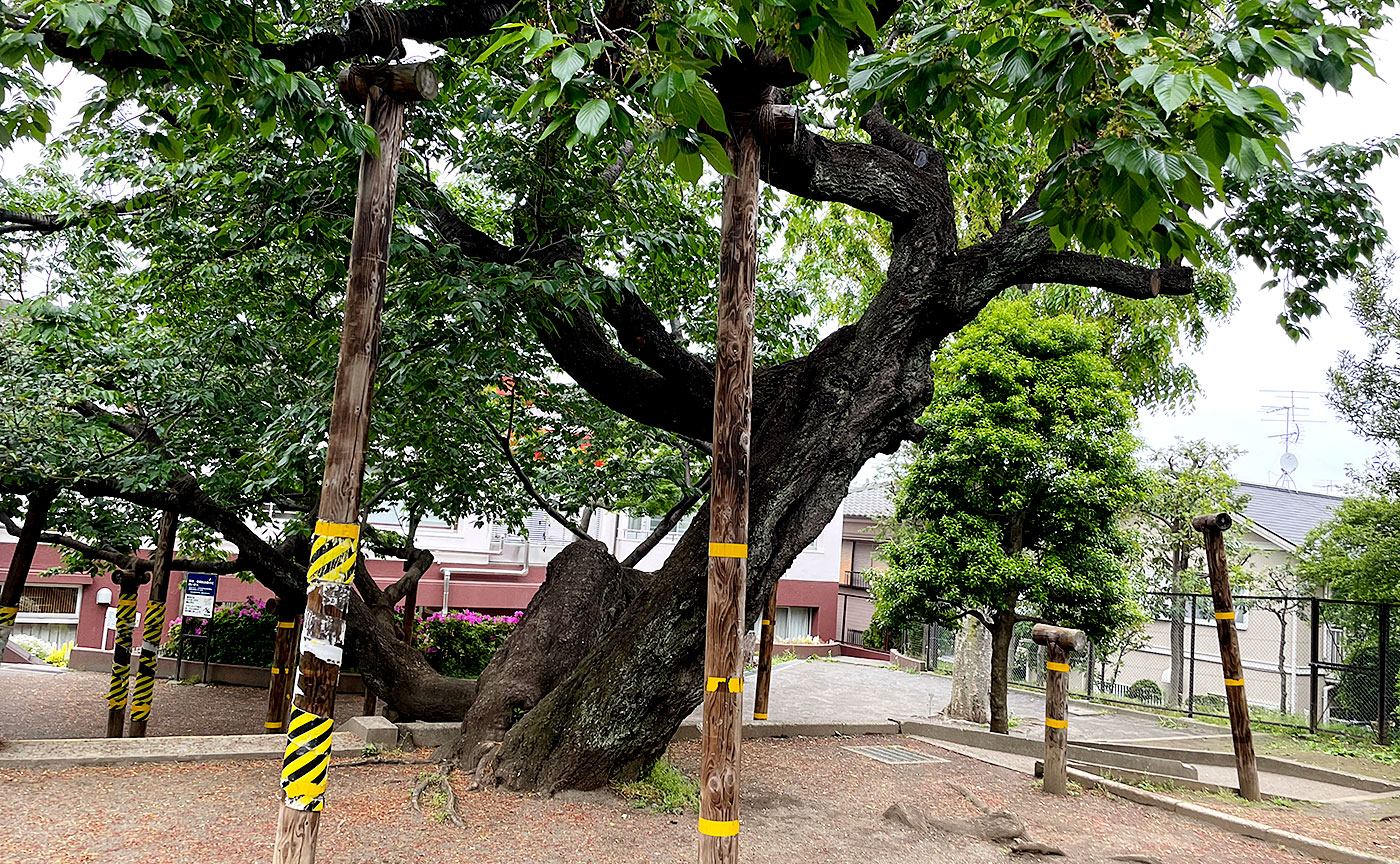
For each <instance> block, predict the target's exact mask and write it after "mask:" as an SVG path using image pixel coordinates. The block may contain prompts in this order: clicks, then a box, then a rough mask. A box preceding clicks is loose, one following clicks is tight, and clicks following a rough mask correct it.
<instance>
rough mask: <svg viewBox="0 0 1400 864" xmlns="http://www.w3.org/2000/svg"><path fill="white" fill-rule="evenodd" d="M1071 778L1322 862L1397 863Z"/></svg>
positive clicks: (1112, 784)
mask: <svg viewBox="0 0 1400 864" xmlns="http://www.w3.org/2000/svg"><path fill="white" fill-rule="evenodd" d="M1069 776H1070V779H1072V780H1074V781H1075V782H1076V783H1078V784H1079V785H1081V786H1087V787H1091V788H1095V789H1101V790H1103V791H1104V792H1107V793H1109V794H1111V795H1114V796H1117V797H1119V798H1123V799H1125V800H1127V801H1132V802H1134V803H1135V804H1145V805H1147V806H1149V807H1157V808H1159V809H1162V810H1166V811H1168V812H1171V813H1179V814H1180V815H1182V816H1185V817H1187V818H1188V819H1193V820H1195V821H1197V822H1202V823H1204V824H1206V825H1210V826H1211V827H1213V828H1219V829H1221V830H1222V831H1229V832H1230V833H1232V834H1239V835H1241V836H1243V837H1250V838H1253V839H1255V840H1262V841H1264V842H1265V843H1276V844H1278V845H1279V846H1282V847H1284V848H1285V849H1290V850H1292V851H1294V852H1302V853H1303V854H1305V855H1311V856H1313V857H1314V858H1318V859H1320V860H1323V861H1335V862H1337V864H1396V859H1394V858H1385V857H1382V856H1380V855H1373V854H1371V853H1369V852H1359V851H1357V850H1355V849H1348V848H1347V847H1345V846H1338V845H1336V844H1335V843H1328V842H1327V841H1325V840H1315V839H1313V838H1312V837H1304V836H1303V835H1302V834H1294V833H1293V832H1292V831H1284V830H1283V829H1282V828H1274V827H1273V826H1271V825H1265V824H1263V823H1262V822H1255V821H1253V820H1251V819H1244V818H1241V817H1239V816H1232V815H1230V814H1228V813H1221V812H1220V811H1219V810H1212V809H1210V808H1209V807H1203V806H1201V805H1200V804H1192V803H1190V802H1187V801H1178V800H1177V799H1175V798H1172V797H1169V796H1167V795H1163V794H1161V793H1159V792H1148V791H1147V790H1146V789H1139V788H1137V787H1136V786H1128V785H1126V784H1124V783H1118V782H1116V781H1114V780H1108V779H1105V778H1103V777H1099V776H1098V775H1096V774H1090V773H1088V772H1087V771H1080V770H1079V769H1077V768H1071V769H1069Z"/></svg>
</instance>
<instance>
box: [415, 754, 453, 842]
mask: <svg viewBox="0 0 1400 864" xmlns="http://www.w3.org/2000/svg"><path fill="white" fill-rule="evenodd" d="M451 773H452V769H451V768H448V769H447V770H445V771H443V772H441V773H439V772H436V771H434V772H432V773H431V774H425V775H423V776H422V777H420V778H419V779H418V782H417V783H416V784H414V786H413V792H412V794H411V795H410V796H409V801H410V802H411V803H412V804H413V809H414V812H417V813H422V812H423V803H422V802H423V794H424V793H425V792H427V791H428V790H429V789H436V790H437V791H438V792H441V793H442V800H441V801H440V802H437V804H438V807H439V808H440V811H441V814H442V815H443V816H445V817H446V818H447V819H448V820H450V821H451V822H452V824H453V825H456V826H457V827H458V828H466V827H467V823H465V822H463V821H462V816H461V814H459V813H458V812H457V795H456V793H454V792H453V791H452V783H451V781H450V780H449V779H448V775H450V774H451Z"/></svg>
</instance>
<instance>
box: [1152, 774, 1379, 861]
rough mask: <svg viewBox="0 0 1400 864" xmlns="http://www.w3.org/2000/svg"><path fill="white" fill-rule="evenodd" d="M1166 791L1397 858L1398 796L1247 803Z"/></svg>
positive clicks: (1293, 830) (1197, 794) (1318, 838)
mask: <svg viewBox="0 0 1400 864" xmlns="http://www.w3.org/2000/svg"><path fill="white" fill-rule="evenodd" d="M1168 794H1170V795H1171V796H1172V797H1173V798H1180V799H1183V800H1187V801H1195V802H1197V803H1199V804H1203V805H1205V806H1206V807H1209V808H1211V809H1212V810H1220V811H1223V812H1225V813H1231V814H1233V815H1235V816H1239V817H1240V818H1242V819H1252V820H1253V821H1255V822H1263V823H1264V824H1265V825H1272V826H1274V827H1275V828H1282V829H1283V830H1285V831H1292V832H1293V833H1295V834H1302V835H1304V836H1307V837H1312V838H1315V839H1317V840H1326V841H1327V842H1329V843H1336V844H1337V845H1339V846H1346V847H1347V848H1349V849H1355V850H1357V851H1359V852H1370V853H1371V854H1373V855H1381V856H1384V857H1386V858H1397V859H1400V821H1397V820H1400V800H1397V799H1396V798H1376V799H1373V800H1370V801H1337V802H1328V803H1325V804H1296V803H1287V802H1284V803H1261V804H1250V803H1248V802H1245V801H1241V800H1239V799H1237V798H1234V797H1233V796H1231V797H1226V796H1223V795H1210V794H1204V793H1199V792H1192V791H1190V790H1181V789H1174V790H1172V791H1171V792H1170V793H1168Z"/></svg>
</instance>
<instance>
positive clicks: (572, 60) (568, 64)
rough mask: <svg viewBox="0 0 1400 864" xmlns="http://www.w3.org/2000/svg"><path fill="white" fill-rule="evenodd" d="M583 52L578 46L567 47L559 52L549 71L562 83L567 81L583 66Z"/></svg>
mask: <svg viewBox="0 0 1400 864" xmlns="http://www.w3.org/2000/svg"><path fill="white" fill-rule="evenodd" d="M584 62H585V61H584V58H583V54H581V53H579V51H578V49H576V48H565V49H564V50H563V51H560V52H559V55H558V56H556V57H555V58H554V60H553V62H551V63H550V64H549V73H550V74H551V75H553V76H554V77H555V78H558V79H559V81H560V82H561V83H563V82H567V81H569V80H570V79H572V78H573V77H574V75H576V74H577V73H578V70H580V69H582V68H583V64H584Z"/></svg>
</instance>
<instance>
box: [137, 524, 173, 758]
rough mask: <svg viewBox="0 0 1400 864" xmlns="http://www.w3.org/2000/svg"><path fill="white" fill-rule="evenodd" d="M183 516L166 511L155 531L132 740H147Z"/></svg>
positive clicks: (142, 630) (142, 620)
mask: <svg viewBox="0 0 1400 864" xmlns="http://www.w3.org/2000/svg"><path fill="white" fill-rule="evenodd" d="M179 526H180V514H178V513H176V512H175V511H173V510H166V511H164V512H162V513H161V514H160V527H159V528H157V529H156V552H155V556H154V557H153V558H152V559H151V590H150V591H149V592H148V593H147V595H146V614H145V615H144V616H143V617H142V619H141V663H140V666H139V667H138V668H137V670H136V684H135V685H133V686H132V688H131V737H132V738H145V737H146V722H147V721H148V720H149V719H150V717H151V703H152V702H153V701H155V695H156V652H158V651H159V650H160V637H161V634H162V632H164V630H165V597H166V594H167V593H168V590H169V588H170V562H171V561H172V560H174V558H175V530H176V529H177V528H178V527H179Z"/></svg>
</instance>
